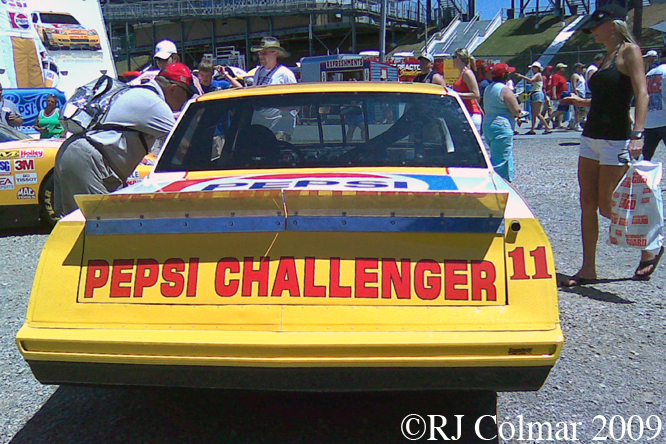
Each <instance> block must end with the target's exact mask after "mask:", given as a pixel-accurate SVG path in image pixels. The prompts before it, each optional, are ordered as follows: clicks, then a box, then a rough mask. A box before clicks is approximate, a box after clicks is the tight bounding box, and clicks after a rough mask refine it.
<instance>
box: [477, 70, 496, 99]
mask: <svg viewBox="0 0 666 444" xmlns="http://www.w3.org/2000/svg"><path fill="white" fill-rule="evenodd" d="M482 74H483V78H482V80H481V81H480V82H479V95H480V96H481V101H480V104H481V108H483V92H484V91H485V90H486V88H487V87H488V85H490V84H491V83H492V81H493V75H492V73H491V72H490V66H488V65H483V71H482Z"/></svg>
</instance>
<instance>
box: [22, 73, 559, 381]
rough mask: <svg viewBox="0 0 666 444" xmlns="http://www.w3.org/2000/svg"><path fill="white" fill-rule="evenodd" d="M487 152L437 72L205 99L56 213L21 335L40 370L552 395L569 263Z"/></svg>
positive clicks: (101, 377) (53, 374)
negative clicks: (103, 189) (101, 183)
mask: <svg viewBox="0 0 666 444" xmlns="http://www.w3.org/2000/svg"><path fill="white" fill-rule="evenodd" d="M489 165H490V164H489V159H488V156H487V153H486V151H485V150H484V148H483V145H482V143H481V140H480V138H479V135H478V133H477V132H476V130H475V129H474V128H473V125H472V124H471V120H470V118H469V115H468V114H467V112H466V111H465V110H464V106H463V105H462V102H461V101H460V98H459V97H458V96H457V95H455V93H451V92H449V91H447V90H446V89H443V88H441V87H439V86H436V85H427V84H397V83H385V82H382V83H380V82H377V83H365V82H345V83H342V82H341V83H326V84H296V85H278V86H261V87H253V88H245V89H239V90H227V91H223V92H218V93H212V94H208V95H205V96H202V97H200V98H199V99H197V100H196V101H195V102H192V103H190V104H189V105H188V107H187V108H186V110H185V111H184V113H183V115H182V116H181V118H180V120H179V122H178V124H177V125H176V127H175V129H174V131H173V133H172V134H171V135H170V136H169V138H168V140H167V142H166V146H165V148H164V150H163V151H162V153H161V154H160V156H159V158H158V160H157V165H156V166H155V169H154V171H153V172H151V174H150V175H149V176H148V177H147V178H145V179H143V180H142V181H141V182H139V183H138V184H136V185H134V186H132V187H129V188H126V189H124V190H122V191H120V192H117V193H114V194H111V195H107V196H79V198H78V202H79V204H80V208H81V210H80V211H77V212H74V213H72V214H70V215H69V216H67V217H65V218H63V219H62V220H60V221H59V222H58V224H57V225H56V227H55V229H54V230H53V232H52V234H51V236H50V238H49V239H48V241H47V243H46V245H45V247H44V251H43V253H42V257H41V260H40V262H39V266H38V269H37V272H36V276H35V282H34V286H33V290H32V294H31V299H30V304H29V308H28V313H27V317H26V321H25V324H24V325H23V327H22V328H21V330H20V331H19V333H18V335H17V338H16V340H17V344H18V347H19V349H20V352H21V353H22V354H23V356H24V358H25V359H26V360H27V362H28V363H29V364H30V366H31V368H32V371H33V372H34V374H35V376H36V377H37V379H38V380H40V381H41V382H42V383H45V384H103V385H107V384H108V385H117V384H120V385H147V386H190V387H192V386H194V387H223V388H252V389H269V390H306V391H350V390H411V389H467V390H477V389H484V390H497V391H507V390H537V389H538V388H539V387H540V386H541V385H542V384H543V382H544V381H545V379H546V377H547V375H548V373H549V371H550V369H551V368H552V367H553V365H555V363H556V361H557V359H558V356H559V354H560V350H561V347H562V343H563V335H562V331H561V329H560V319H559V311H558V300H557V288H556V273H555V262H554V260H553V254H552V251H551V247H550V244H549V241H548V238H547V237H546V234H545V233H544V231H543V229H542V227H541V225H540V224H539V222H538V221H537V220H536V218H535V217H534V214H533V213H532V211H531V210H530V208H529V207H528V206H527V204H526V203H525V202H524V201H523V199H522V198H521V196H520V195H519V194H518V193H517V192H516V190H514V189H513V188H512V187H511V186H510V185H509V184H508V183H507V182H505V181H504V180H502V179H501V178H500V177H499V176H498V175H497V174H496V173H494V171H493V170H492V168H491V167H490V166H489Z"/></svg>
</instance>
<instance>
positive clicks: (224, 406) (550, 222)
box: [0, 135, 666, 444]
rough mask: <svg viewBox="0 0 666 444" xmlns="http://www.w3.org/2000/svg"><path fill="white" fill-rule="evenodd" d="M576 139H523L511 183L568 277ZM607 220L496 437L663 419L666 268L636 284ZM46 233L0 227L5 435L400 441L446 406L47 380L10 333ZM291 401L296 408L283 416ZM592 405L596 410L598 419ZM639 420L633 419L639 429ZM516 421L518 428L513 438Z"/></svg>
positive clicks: (503, 399)
mask: <svg viewBox="0 0 666 444" xmlns="http://www.w3.org/2000/svg"><path fill="white" fill-rule="evenodd" d="M564 137H568V138H564ZM575 142H576V139H572V138H571V136H570V135H567V136H563V135H553V136H549V137H548V138H539V137H537V138H518V140H517V143H516V157H517V180H516V182H515V186H516V187H517V188H518V189H519V190H520V191H521V192H522V193H523V195H524V196H525V198H526V199H527V201H528V202H529V203H530V205H531V206H532V208H533V209H534V211H535V212H536V214H537V216H538V217H539V219H540V220H541V222H542V224H543V225H544V227H545V229H546V232H547V233H548V235H549V237H550V239H551V242H552V244H553V248H554V251H555V259H556V263H557V269H558V272H559V273H562V274H565V275H570V274H572V273H575V272H576V271H577V270H578V267H579V266H580V263H581V246H580V240H579V239H580V234H579V233H580V231H579V230H580V228H579V216H580V212H579V209H578V200H577V199H578V188H577V182H576V162H577V152H578V146H577V145H576V144H575ZM665 151H666V150H664V148H663V146H662V147H660V148H659V150H658V153H657V156H656V158H655V160H659V161H663V160H664V157H665V156H664V153H665ZM607 229H608V225H607V224H603V225H602V229H601V231H602V234H601V235H600V244H599V253H598V258H599V261H598V262H599V265H598V273H599V277H600V278H603V279H602V282H601V283H599V284H596V285H594V286H588V287H584V288H578V289H567V290H561V291H560V310H561V317H562V326H563V329H564V332H565V335H566V342H565V346H564V350H563V353H562V356H561V358H560V360H559V362H558V364H557V366H556V367H555V369H554V370H553V371H552V372H551V375H550V377H549V378H548V381H547V382H546V384H545V386H544V387H543V388H542V389H541V390H540V391H538V392H529V393H501V394H499V396H498V398H497V415H498V421H499V422H500V423H506V424H503V425H502V428H501V430H502V431H503V434H504V436H505V437H506V438H507V439H505V440H501V441H500V442H504V443H527V442H529V443H532V442H566V440H565V439H564V438H565V436H564V434H563V433H564V432H563V431H562V430H563V427H564V426H563V425H562V424H560V425H559V426H558V423H566V424H567V426H568V428H567V436H566V438H568V439H569V441H572V442H573V440H572V438H573V437H574V436H573V427H572V423H580V424H577V425H576V435H575V438H577V441H576V442H582V443H589V442H593V441H592V439H593V438H594V437H595V436H599V437H603V436H606V435H607V434H608V430H609V427H608V425H609V424H608V423H609V422H610V420H611V417H613V415H619V416H618V417H616V418H615V420H614V426H615V427H614V430H615V432H616V434H615V436H616V437H617V438H619V432H620V423H621V422H622V421H624V422H628V421H629V419H630V417H631V416H632V415H637V417H640V418H641V419H642V420H643V421H644V422H645V421H647V420H648V418H649V417H650V416H651V415H656V416H657V417H658V418H659V419H660V420H661V421H662V423H664V424H663V427H662V429H666V406H665V403H664V400H665V399H666V384H665V382H666V368H665V367H666V366H665V365H664V355H665V354H666V353H665V352H666V328H664V327H665V325H664V324H665V321H664V319H665V315H666V311H665V308H666V304H665V303H664V300H663V296H664V294H665V293H666V292H665V291H664V285H665V283H666V266H664V265H666V264H662V266H661V267H660V268H659V269H658V270H657V272H656V273H655V275H653V278H652V280H650V281H649V282H635V281H631V280H628V278H629V277H631V276H632V274H633V270H634V268H635V267H636V265H637V263H638V258H639V253H638V252H637V251H631V250H623V249H619V248H616V247H612V246H610V245H608V244H607V243H605V239H606V232H607ZM45 241H46V234H44V233H35V232H34V231H21V232H16V231H15V232H11V233H4V234H3V233H0V341H1V342H0V354H1V355H0V356H1V358H2V359H0V375H1V376H0V378H2V379H1V385H2V396H0V443H6V442H10V441H11V442H12V443H39V442H49V443H50V442H54V443H61V442H62V443H87V442H90V443H100V442H103V443H106V442H156V443H167V442H173V443H182V442H197V443H203V442H240V443H245V442H263V443H279V444H285V443H287V442H316V443H323V442H331V443H333V442H339V443H352V442H382V443H385V442H405V440H404V439H403V438H402V437H401V435H400V433H399V426H398V422H399V420H400V418H401V417H402V416H401V415H403V416H404V413H410V412H414V411H416V412H418V413H421V414H430V413H440V410H441V409H442V408H443V406H445V405H448V406H449V407H450V406H451V400H450V399H446V398H445V397H443V396H442V395H441V394H432V393H430V394H429V393H421V394H415V395H414V394H413V395H409V396H408V397H405V396H401V395H395V394H394V395H374V396H372V397H369V396H363V397H361V398H359V397H358V396H347V395H334V396H331V395H328V396H322V395H307V396H303V397H298V396H287V395H282V394H280V395H274V394H265V393H263V394H262V393H259V394H257V393H225V392H219V391H202V390H158V389H145V390H144V389H93V388H77V387H61V388H58V387H47V386H42V385H41V384H39V383H38V382H37V381H36V380H35V379H34V378H33V376H32V374H31V372H30V370H29V368H28V367H27V365H26V364H25V362H24V361H23V359H22V358H21V356H20V355H19V353H18V351H17V350H16V346H15V344H14V335H15V334H16V332H17V331H18V329H19V327H20V325H21V323H22V322H23V318H24V315H25V310H26V306H27V301H28V296H29V291H30V286H31V283H32V278H33V274H34V270H35V267H36V265H37V260H38V256H39V252H40V250H41V248H42V246H43V244H44V242H45ZM475 400H476V401H478V398H475ZM494 400H495V399H494V397H487V396H486V397H485V398H484V400H483V401H479V403H485V408H486V410H485V411H487V408H488V406H490V407H491V408H494V405H493V403H494ZM463 401H464V400H463ZM467 401H469V399H468V400H467ZM456 402H458V403H459V402H461V399H460V398H459V399H457V401H456ZM456 402H454V403H453V405H457V404H456ZM433 409H434V410H433ZM437 409H440V410H437ZM283 411H287V412H289V413H288V414H282V416H280V415H279V412H283ZM597 415H601V417H598V418H596V419H595V417H596V416H597ZM359 416H360V417H361V418H362V419H359ZM379 416H385V418H384V419H385V424H383V425H382V427H383V428H384V429H385V430H382V431H381V432H383V433H380V432H378V431H377V430H376V428H375V426H376V424H378V423H379V422H377V421H378V417H379ZM521 417H522V418H523V421H524V423H528V422H541V423H545V422H548V423H550V424H551V425H552V426H553V428H554V430H560V431H561V433H560V435H559V436H557V435H555V434H554V435H553V439H552V440H550V441H544V440H542V441H536V440H528V439H527V434H525V436H524V437H523V439H522V440H521V439H520V436H519V435H518V429H519V427H520V418H521ZM637 417H634V418H633V420H632V425H633V426H632V430H633V431H634V435H633V436H634V437H637V436H638V424H639V421H638V418H637ZM386 418H390V419H386ZM604 418H605V420H606V424H605V427H604V423H603V421H604ZM656 421H657V420H656V419H655V417H654V416H653V417H652V418H651V419H650V423H649V424H648V423H646V425H649V426H650V427H652V426H656V424H657V422H656ZM511 427H515V428H516V434H515V436H514V437H513V439H511V438H510V437H509V435H510V434H511V433H510V432H511ZM645 432H647V430H645V431H644V434H643V437H642V438H640V439H630V438H628V437H627V436H626V435H625V437H624V438H623V439H612V437H610V438H609V440H608V441H610V442H622V443H630V442H639V443H665V442H666V431H664V430H662V431H661V433H660V434H659V435H658V436H657V437H656V438H655V439H653V440H648V437H650V436H651V435H653V434H654V433H655V432H649V433H645ZM556 438H559V439H556ZM608 441H607V442H608ZM459 442H465V441H464V440H461V441H459ZM469 442H471V441H469Z"/></svg>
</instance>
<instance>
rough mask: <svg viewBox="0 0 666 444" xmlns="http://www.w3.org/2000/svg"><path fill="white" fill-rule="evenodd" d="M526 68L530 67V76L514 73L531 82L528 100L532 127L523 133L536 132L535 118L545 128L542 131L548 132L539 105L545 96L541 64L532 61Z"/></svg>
mask: <svg viewBox="0 0 666 444" xmlns="http://www.w3.org/2000/svg"><path fill="white" fill-rule="evenodd" d="M528 68H530V69H532V77H527V76H524V75H522V74H516V75H517V76H518V77H520V78H521V79H523V80H525V81H526V82H528V83H531V84H532V91H530V102H531V110H532V129H530V130H529V131H528V132H526V133H525V134H528V135H535V134H536V131H534V129H535V128H536V123H537V120H540V121H541V124H542V125H543V127H544V128H545V131H544V132H543V133H544V134H550V133H551V132H552V131H551V130H550V128H549V127H548V122H547V121H546V119H544V118H543V116H542V115H541V107H542V106H543V104H544V103H545V101H546V97H545V95H544V93H543V76H542V75H541V71H543V66H541V63H539V62H534V63H532V64H531V65H530V66H529V67H528Z"/></svg>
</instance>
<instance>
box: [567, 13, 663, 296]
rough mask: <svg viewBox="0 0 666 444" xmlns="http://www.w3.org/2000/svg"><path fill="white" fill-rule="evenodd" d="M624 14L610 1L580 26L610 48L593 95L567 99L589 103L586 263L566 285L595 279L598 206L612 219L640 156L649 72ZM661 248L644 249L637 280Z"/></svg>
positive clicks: (583, 158) (584, 149) (583, 154)
mask: <svg viewBox="0 0 666 444" xmlns="http://www.w3.org/2000/svg"><path fill="white" fill-rule="evenodd" d="M625 18H626V11H625V10H624V8H622V7H620V6H618V5H615V4H609V5H605V6H601V7H599V8H597V10H596V11H595V12H594V14H592V15H591V16H590V17H588V19H587V21H586V22H585V23H583V25H582V26H581V28H580V29H582V30H583V31H584V32H587V33H591V34H592V35H593V37H594V39H595V40H596V41H597V42H598V43H601V44H602V45H604V46H605V47H606V56H605V57H604V60H603V62H602V63H601V65H600V66H599V70H598V71H597V72H596V73H595V74H594V75H593V76H592V77H590V90H591V91H592V98H591V99H584V98H582V97H579V96H577V95H575V94H574V95H572V96H571V98H569V99H566V102H567V103H569V104H572V105H574V106H588V107H590V112H589V114H588V117H587V123H586V125H585V129H584V130H583V135H582V136H581V144H580V156H579V158H578V182H579V184H580V204H581V210H582V211H581V212H582V215H581V228H582V230H581V231H582V238H583V239H582V240H583V264H582V266H581V268H580V270H578V272H577V273H576V274H574V275H573V276H572V277H571V278H569V279H567V280H566V281H564V282H562V285H564V286H566V287H573V286H578V285H584V284H588V283H594V282H595V281H596V279H597V270H596V250H597V240H598V237H599V220H598V214H597V211H599V213H601V215H602V216H604V217H608V218H610V216H611V210H612V205H611V202H612V194H613V190H614V189H615V187H616V186H617V184H618V183H619V181H620V180H621V179H622V177H623V176H624V174H625V172H626V171H627V162H628V161H629V159H630V156H633V157H638V156H639V155H640V154H641V153H642V150H643V130H644V128H645V118H646V114H647V107H648V94H647V88H646V83H645V71H644V70H643V69H644V64H643V60H642V57H641V48H640V47H639V46H638V45H637V44H636V42H635V40H634V37H633V36H632V35H631V32H630V31H629V29H628V27H627V24H626V22H625ZM634 96H635V97H636V112H635V115H634V122H633V131H632V121H631V118H630V116H629V108H630V105H631V100H632V97H634ZM663 251H664V249H663V247H661V248H660V249H658V250H657V251H650V250H643V251H642V252H641V260H640V263H639V265H638V267H637V268H636V271H635V273H634V279H637V280H646V279H649V278H650V275H651V274H652V273H653V272H654V270H655V269H656V268H657V264H658V263H659V259H660V258H661V255H662V253H663Z"/></svg>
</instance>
